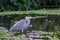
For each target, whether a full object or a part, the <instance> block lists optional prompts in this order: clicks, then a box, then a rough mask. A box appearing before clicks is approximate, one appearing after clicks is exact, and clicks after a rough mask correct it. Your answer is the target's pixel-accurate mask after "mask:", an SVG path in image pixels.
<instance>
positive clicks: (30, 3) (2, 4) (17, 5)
mask: <svg viewBox="0 0 60 40" xmlns="http://www.w3.org/2000/svg"><path fill="white" fill-rule="evenodd" d="M59 7H60V0H57V1H56V0H0V11H21V10H22V11H27V10H38V9H42V8H59Z"/></svg>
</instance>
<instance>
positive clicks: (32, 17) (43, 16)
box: [31, 16, 47, 19]
mask: <svg viewBox="0 0 60 40" xmlns="http://www.w3.org/2000/svg"><path fill="white" fill-rule="evenodd" d="M46 17H47V16H35V17H31V19H36V18H46Z"/></svg>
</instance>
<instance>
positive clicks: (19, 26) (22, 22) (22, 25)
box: [10, 19, 26, 30]
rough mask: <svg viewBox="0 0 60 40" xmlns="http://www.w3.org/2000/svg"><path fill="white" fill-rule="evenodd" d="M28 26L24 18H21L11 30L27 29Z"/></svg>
mask: <svg viewBox="0 0 60 40" xmlns="http://www.w3.org/2000/svg"><path fill="white" fill-rule="evenodd" d="M25 27H26V21H25V20H24V19H22V20H19V21H18V22H17V23H15V24H14V25H13V26H12V27H11V28H10V30H20V29H25Z"/></svg>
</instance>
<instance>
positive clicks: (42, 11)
mask: <svg viewBox="0 0 60 40" xmlns="http://www.w3.org/2000/svg"><path fill="white" fill-rule="evenodd" d="M46 13H48V14H60V8H59V9H40V10H29V11H4V12H0V15H11V14H46Z"/></svg>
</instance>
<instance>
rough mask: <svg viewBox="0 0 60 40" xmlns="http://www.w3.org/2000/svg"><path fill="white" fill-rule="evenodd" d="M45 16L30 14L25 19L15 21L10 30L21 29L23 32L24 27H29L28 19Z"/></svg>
mask: <svg viewBox="0 0 60 40" xmlns="http://www.w3.org/2000/svg"><path fill="white" fill-rule="evenodd" d="M44 17H46V16H35V17H31V16H26V17H25V19H21V20H19V21H18V22H16V23H15V24H14V25H13V26H12V27H11V28H10V31H13V30H21V31H22V33H23V30H24V29H26V28H27V27H29V24H30V21H31V20H30V19H35V18H44Z"/></svg>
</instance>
